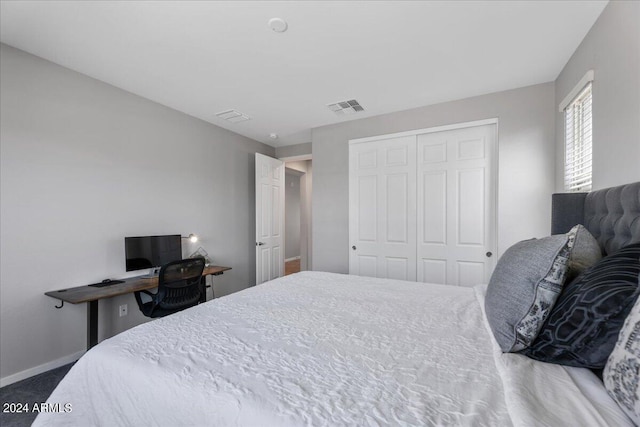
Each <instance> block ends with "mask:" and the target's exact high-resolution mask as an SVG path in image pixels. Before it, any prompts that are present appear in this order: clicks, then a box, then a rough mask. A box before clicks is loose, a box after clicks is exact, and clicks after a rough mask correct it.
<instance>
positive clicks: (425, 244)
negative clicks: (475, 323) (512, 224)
mask: <svg viewBox="0 0 640 427" xmlns="http://www.w3.org/2000/svg"><path fill="white" fill-rule="evenodd" d="M417 144H418V146H417V161H418V165H417V171H418V201H417V204H418V212H417V220H418V224H417V228H418V249H417V250H418V254H417V255H418V273H417V276H418V281H419V282H429V283H445V284H453V285H459V286H472V285H475V284H478V283H488V281H489V278H490V276H491V273H492V271H493V267H494V265H495V258H496V257H495V255H494V254H495V253H496V246H497V244H496V212H495V209H496V195H495V187H496V186H495V182H494V180H495V178H496V177H495V176H494V172H493V171H494V165H493V164H492V162H493V157H494V155H493V153H494V152H495V148H496V126H495V125H494V124H491V125H484V126H476V127H468V128H463V129H455V130H448V131H443V132H434V133H426V134H421V135H418V136H417Z"/></svg>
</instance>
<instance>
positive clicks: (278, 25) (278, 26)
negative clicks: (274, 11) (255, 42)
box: [269, 18, 289, 33]
mask: <svg viewBox="0 0 640 427" xmlns="http://www.w3.org/2000/svg"><path fill="white" fill-rule="evenodd" d="M269 28H271V29H272V30H273V31H275V32H276V33H284V32H285V31H287V28H289V26H288V25H287V22H286V21H285V20H284V19H281V18H271V19H269Z"/></svg>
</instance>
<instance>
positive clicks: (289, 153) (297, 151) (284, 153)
mask: <svg viewBox="0 0 640 427" xmlns="http://www.w3.org/2000/svg"><path fill="white" fill-rule="evenodd" d="M308 154H311V143H310V142H307V143H304V144H296V145H286V146H284V147H278V148H276V157H277V158H279V159H283V158H286V157H297V156H306V155H308Z"/></svg>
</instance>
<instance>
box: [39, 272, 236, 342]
mask: <svg viewBox="0 0 640 427" xmlns="http://www.w3.org/2000/svg"><path fill="white" fill-rule="evenodd" d="M227 270H231V267H220V266H216V265H212V266H208V267H205V268H204V271H203V272H202V279H203V281H204V279H205V277H207V276H208V275H213V276H219V275H221V274H223V273H224V272H225V271H227ZM120 280H124V283H116V284H114V285H109V286H103V287H101V288H98V287H95V286H89V285H86V286H78V287H76V288H69V289H60V290H59V291H49V292H45V293H44V294H45V295H47V296H50V297H52V298H56V299H59V300H60V301H64V302H68V303H71V304H80V303H83V302H86V303H88V304H87V350H88V349H90V348H91V347H93V346H94V345H96V344H98V301H99V300H101V299H104V298H112V297H115V296H118V295H125V294H131V293H133V292H136V291H143V290H148V289H153V288H157V287H158V277H157V276H156V277H152V278H145V277H131V278H128V279H120ZM205 292H206V289H205V288H204V287H203V299H205V300H206V296H205V295H204V294H205Z"/></svg>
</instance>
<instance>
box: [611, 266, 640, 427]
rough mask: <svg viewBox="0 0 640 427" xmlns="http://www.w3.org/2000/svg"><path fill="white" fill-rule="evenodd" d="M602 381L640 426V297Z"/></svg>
mask: <svg viewBox="0 0 640 427" xmlns="http://www.w3.org/2000/svg"><path fill="white" fill-rule="evenodd" d="M639 280H640V278H639ZM639 285H640V283H639ZM602 378H603V380H604V386H605V388H606V389H607V391H608V392H609V395H610V396H611V397H612V398H613V399H614V400H615V401H616V402H618V405H620V407H621V408H622V410H623V411H624V412H625V413H626V414H627V415H628V416H629V417H630V418H631V419H632V420H633V422H635V423H636V424H637V425H640V396H639V393H640V387H638V384H639V383H640V298H638V299H637V300H636V302H635V304H634V305H633V308H632V309H631V312H630V313H629V315H628V316H627V319H626V320H625V322H624V325H623V326H622V329H621V330H620V334H619V335H618V341H617V342H616V346H615V347H614V349H613V351H612V352H611V355H609V359H608V360H607V364H606V365H605V367H604V372H603V373H602Z"/></svg>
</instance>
